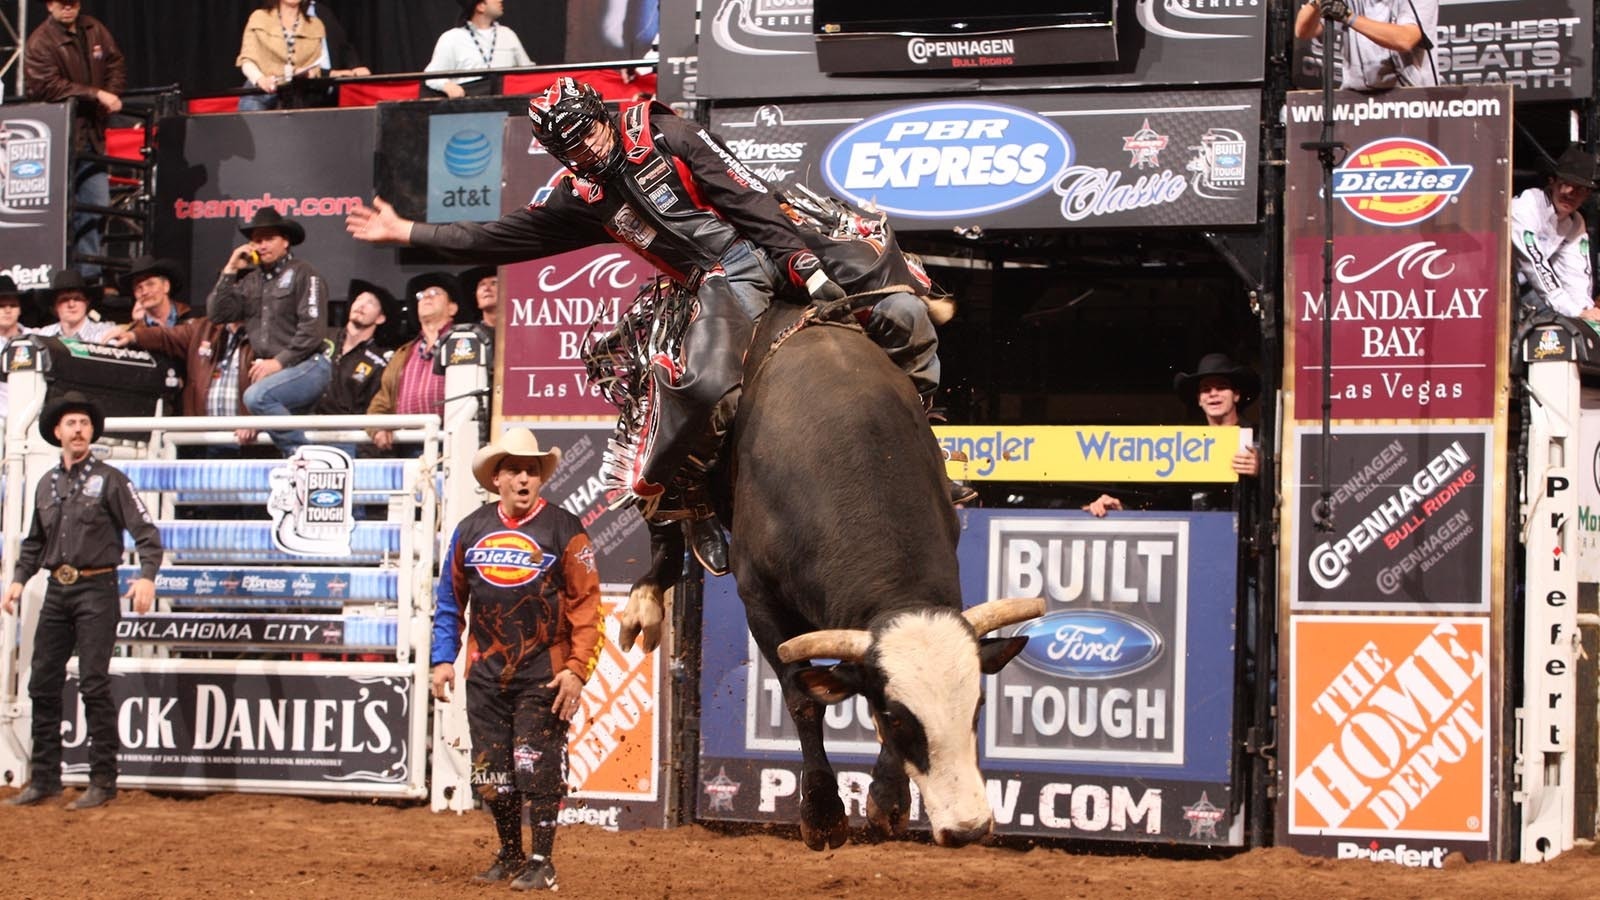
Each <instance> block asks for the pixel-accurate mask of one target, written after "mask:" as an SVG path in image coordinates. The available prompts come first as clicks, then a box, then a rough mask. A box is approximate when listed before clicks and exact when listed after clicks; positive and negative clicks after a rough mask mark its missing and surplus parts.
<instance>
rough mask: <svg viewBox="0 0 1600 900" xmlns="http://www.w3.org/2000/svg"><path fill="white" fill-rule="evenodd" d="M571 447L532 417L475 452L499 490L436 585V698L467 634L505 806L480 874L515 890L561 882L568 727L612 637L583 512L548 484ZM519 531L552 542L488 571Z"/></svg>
mask: <svg viewBox="0 0 1600 900" xmlns="http://www.w3.org/2000/svg"><path fill="white" fill-rule="evenodd" d="M560 462H561V451H560V449H559V448H555V447H552V448H551V449H549V450H543V451H541V450H540V449H539V439H538V438H537V437H535V436H534V434H533V432H531V431H529V430H528V429H526V428H518V429H514V430H511V431H508V432H506V433H505V434H504V435H502V436H501V437H500V439H499V440H498V441H496V442H494V443H491V444H489V445H488V446H486V447H484V448H483V449H481V450H479V451H478V453H477V455H476V456H475V457H474V458H473V460H472V474H473V476H474V477H475V478H477V479H478V484H480V485H482V486H483V489H484V490H485V491H488V492H489V493H491V494H498V495H499V498H500V499H499V500H498V501H494V502H490V503H487V504H484V505H483V506H482V507H480V508H479V509H478V510H477V511H475V512H473V513H471V514H469V515H468V516H467V517H466V518H464V519H462V520H461V524H459V525H457V526H456V530H455V534H453V535H452V536H451V538H450V549H449V550H448V551H447V552H446V553H445V556H444V563H443V565H441V566H440V574H439V583H438V587H437V588H436V590H435V598H436V601H437V607H438V611H437V612H436V613H435V614H434V617H433V645H432V651H431V653H430V661H431V663H432V671H431V673H430V678H429V681H430V682H431V687H432V692H433V696H434V698H435V699H437V700H439V701H441V702H448V701H449V700H450V696H451V694H452V693H453V692H454V690H455V686H456V670H455V660H456V656H457V655H458V654H459V653H460V652H461V637H462V634H461V632H462V630H463V629H464V628H465V629H468V630H469V634H468V636H467V660H468V661H469V665H468V669H467V676H466V678H467V683H466V691H467V698H466V703H467V725H468V728H469V730H470V732H471V735H472V752H473V765H472V770H473V779H472V781H473V787H474V789H475V790H476V791H477V792H478V796H479V797H480V798H481V799H482V800H483V801H484V805H485V806H487V807H488V808H489V812H490V813H491V814H493V816H494V824H495V831H496V832H497V834H498V836H499V838H500V849H499V852H497V853H496V854H495V858H494V861H493V862H492V863H491V864H490V865H489V868H488V869H486V870H484V871H483V872H481V873H479V874H478V875H476V876H474V877H473V880H474V881H477V882H480V883H496V882H501V881H505V880H507V879H510V880H511V888H512V889H513V890H520V891H526V890H548V891H554V890H556V889H557V883H556V869H555V865H554V863H553V862H552V861H551V852H552V851H553V850H554V849H555V839H556V814H557V812H558V810H559V809H560V806H561V799H562V797H563V796H565V794H566V792H567V787H566V785H567V778H566V775H567V773H566V761H567V753H566V746H567V728H568V725H569V723H570V722H571V721H572V717H573V716H574V715H576V714H577V712H578V700H579V697H580V695H581V694H582V693H583V685H584V682H585V681H587V680H588V679H589V676H590V675H591V674H593V672H594V668H595V664H596V663H597V662H598V661H599V658H600V647H601V644H602V643H603V641H602V636H601V631H600V619H601V611H600V578H599V574H598V573H597V572H596V570H595V564H594V557H595V552H594V547H593V546H592V545H591V544H590V543H589V535H588V534H587V533H585V532H584V530H583V524H582V523H581V522H580V521H579V520H578V518H577V517H576V516H574V515H573V514H572V513H569V512H567V511H566V510H564V509H562V508H561V507H559V506H556V505H554V504H551V503H547V502H545V500H544V499H543V498H541V497H540V496H539V490H540V488H542V487H543V486H544V484H545V482H546V481H547V480H549V478H550V473H551V472H554V471H555V468H556V466H557V465H558V464H560ZM508 532H512V533H515V534H517V535H518V536H519V538H520V541H521V542H522V545H523V546H532V547H537V548H540V549H539V550H538V551H536V552H542V553H544V554H545V557H544V559H545V561H544V562H538V561H537V560H534V561H532V562H530V563H529V565H528V566H527V567H524V568H520V569H517V570H516V572H515V575H514V577H508V578H501V577H498V576H495V577H493V578H492V579H491V578H489V577H485V574H484V573H485V569H486V567H483V566H479V565H478V564H476V562H474V561H472V554H475V553H477V552H479V550H480V549H484V548H490V547H495V546H505V544H504V542H503V541H500V540H498V537H503V536H504V535H505V534H507V533H508ZM524 802H527V803H529V804H530V809H529V819H530V821H531V822H532V825H533V847H532V849H533V853H532V855H530V856H527V857H526V858H525V857H524V855H523V849H522V846H523V845H522V808H523V804H524Z"/></svg>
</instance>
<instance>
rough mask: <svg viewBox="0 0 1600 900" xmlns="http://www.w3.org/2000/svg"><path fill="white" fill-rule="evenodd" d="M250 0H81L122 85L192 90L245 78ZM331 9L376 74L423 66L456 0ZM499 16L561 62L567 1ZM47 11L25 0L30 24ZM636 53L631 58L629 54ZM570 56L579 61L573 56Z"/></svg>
mask: <svg viewBox="0 0 1600 900" xmlns="http://www.w3.org/2000/svg"><path fill="white" fill-rule="evenodd" d="M4 2H14V0H4ZM259 5H260V4H259V3H258V2H255V0H84V4H83V9H84V12H86V13H88V14H89V15H92V16H95V17H96V18H98V19H100V20H101V21H102V22H104V23H106V27H107V28H109V29H111V33H112V35H113V36H115V37H116V39H117V43H118V45H120V46H121V47H122V52H123V54H124V55H125V56H126V57H127V58H128V86H129V87H130V88H139V87H156V86H164V85H170V84H177V85H179V86H181V88H182V89H183V91H184V93H186V94H195V93H205V92H209V91H217V90H225V89H227V88H234V87H239V86H241V85H243V83H244V76H243V75H241V74H239V70H238V69H237V68H235V67H234V65H233V60H234V57H236V56H237V55H238V53H239V38H240V36H241V34H242V33H243V32H244V23H245V20H246V19H248V18H249V17H250V12H251V10H253V9H255V8H257V7H258V6H259ZM317 5H318V6H319V7H322V8H325V9H332V10H333V12H334V13H335V14H336V15H337V16H338V19H339V21H340V22H341V23H343V25H344V28H345V30H346V31H347V32H348V33H349V35H350V40H351V42H352V43H353V44H354V45H355V47H356V48H357V50H358V51H359V52H360V54H361V56H362V58H363V60H364V61H365V63H366V65H367V67H368V68H370V69H372V71H373V72H374V73H375V74H382V73H384V72H415V71H418V70H420V69H421V68H422V67H423V66H425V65H427V63H428V59H429V57H431V56H432V55H433V45H434V42H435V41H436V40H438V38H439V34H440V32H442V31H444V30H445V29H446V28H449V27H451V26H453V25H455V24H456V22H457V17H458V16H459V15H460V12H461V7H460V5H459V4H458V3H457V2H456V0H317ZM505 6H506V15H505V18H504V19H502V20H501V22H503V23H504V24H505V25H506V26H507V27H509V28H511V29H513V30H515V31H516V33H517V37H519V38H521V39H522V46H523V47H524V48H526V49H527V51H528V55H529V56H531V57H533V59H534V61H535V62H539V63H559V62H566V61H567V59H566V55H565V47H566V32H567V4H566V2H565V0H506V4H505ZM45 15H46V13H45V9H44V4H43V3H42V2H30V3H29V4H28V21H29V30H32V28H33V27H34V26H36V25H37V24H38V23H39V22H40V21H42V20H43V17H44V16H45ZM631 58H637V57H631ZM572 61H574V62H577V61H582V60H572Z"/></svg>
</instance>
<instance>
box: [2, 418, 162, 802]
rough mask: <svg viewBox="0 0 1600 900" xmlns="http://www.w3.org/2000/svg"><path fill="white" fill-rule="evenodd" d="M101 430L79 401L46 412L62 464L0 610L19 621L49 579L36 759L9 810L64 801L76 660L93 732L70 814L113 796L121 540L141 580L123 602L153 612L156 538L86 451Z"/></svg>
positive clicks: (38, 648)
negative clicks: (65, 722)
mask: <svg viewBox="0 0 1600 900" xmlns="http://www.w3.org/2000/svg"><path fill="white" fill-rule="evenodd" d="M104 426H105V414H104V413H102V412H101V411H100V408H99V407H98V406H96V405H95V404H94V403H93V402H91V401H90V400H89V399H88V398H86V397H84V396H83V395H82V394H79V393H77V392H75V391H71V392H68V393H66V394H65V395H63V396H62V397H61V399H59V400H57V401H55V402H54V403H52V404H50V405H49V406H47V407H45V410H44V413H43V414H42V415H40V417H39V433H40V434H42V435H44V438H45V440H47V441H49V442H50V443H52V444H54V445H56V446H57V447H60V448H61V464H60V465H59V466H57V467H56V468H54V469H51V470H50V471H49V472H47V473H45V475H44V476H43V477H42V478H40V479H39V484H38V487H37V488H36V489H35V494H34V497H35V499H34V510H33V524H32V525H31V527H30V528H29V529H28V536H27V537H25V538H23V540H22V549H21V553H20V554H19V555H18V556H17V565H16V571H15V572H13V573H12V578H13V580H12V582H11V585H10V586H9V587H8V588H7V589H6V596H5V601H4V608H5V611H6V612H7V613H12V612H15V611H16V609H17V601H18V600H21V599H22V588H23V585H24V584H26V583H27V582H28V580H29V579H31V578H32V577H33V576H34V574H35V573H36V572H38V571H40V570H41V569H44V570H46V571H48V572H49V573H50V577H49V584H48V586H47V587H46V588H45V594H44V605H43V606H41V607H40V609H39V621H38V623H37V624H36V625H35V626H34V632H33V664H32V675H31V677H30V678H29V681H28V697H29V699H31V700H32V701H33V755H32V757H31V760H30V762H31V769H32V771H31V774H30V776H29V779H28V787H27V789H26V790H24V791H23V792H22V793H20V794H18V795H17V796H15V797H12V798H11V799H10V800H8V801H6V802H8V803H10V804H11V805H13V806H31V805H34V804H37V803H41V802H43V801H45V800H48V799H50V798H51V797H57V796H60V794H61V712H62V699H61V689H62V687H63V686H65V684H66V676H67V660H68V659H69V658H70V657H72V655H73V654H74V651H76V653H77V657H78V696H79V697H81V698H82V700H83V708H84V714H85V718H86V720H87V723H88V732H89V789H88V790H86V791H84V792H83V794H82V795H81V796H79V797H78V799H77V800H75V801H73V802H72V803H71V804H70V805H68V807H67V808H68V809H90V808H92V807H96V806H101V805H103V804H105V803H107V802H109V801H110V800H112V799H113V798H115V797H116V796H117V750H118V737H117V709H116V705H115V703H114V702H113V700H112V696H111V676H110V673H109V670H110V667H111V650H112V648H113V647H114V646H115V645H116V642H117V621H118V620H119V619H121V618H122V613H121V605H120V604H119V603H118V602H117V566H118V564H120V563H121V562H122V547H123V543H122V533H123V532H124V531H127V532H129V533H130V534H132V535H133V540H134V545H135V546H136V547H137V548H138V551H139V575H138V577H137V578H135V579H134V580H133V586H132V587H131V588H129V590H128V593H127V594H126V595H125V596H126V597H128V598H130V599H131V600H132V606H133V611H134V613H136V614H139V613H147V612H149V611H150V608H151V606H152V604H154V602H155V598H156V581H155V579H156V572H157V571H158V570H159V569H160V568H161V557H162V549H161V533H160V532H159V531H157V530H156V526H155V523H154V522H152V521H151V519H150V513H149V512H148V511H146V510H145V508H144V504H143V503H141V502H140V501H139V495H138V494H137V493H136V492H135V491H134V489H133V485H132V484H131V483H130V482H129V481H128V477H127V476H126V475H124V474H122V472H121V471H119V470H118V469H117V468H116V467H114V466H109V465H106V464H105V463H102V462H100V461H99V460H96V459H95V458H94V456H93V455H92V454H91V453H90V452H89V448H90V446H91V445H92V444H93V443H94V441H95V440H97V439H98V438H99V436H100V432H101V430H102V429H103V428H104Z"/></svg>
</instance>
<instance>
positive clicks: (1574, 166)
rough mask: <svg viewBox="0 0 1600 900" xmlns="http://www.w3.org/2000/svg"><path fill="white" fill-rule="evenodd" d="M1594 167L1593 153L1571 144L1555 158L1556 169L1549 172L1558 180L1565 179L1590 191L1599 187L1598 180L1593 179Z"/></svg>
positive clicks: (1599, 182)
mask: <svg viewBox="0 0 1600 900" xmlns="http://www.w3.org/2000/svg"><path fill="white" fill-rule="evenodd" d="M1596 168H1597V167H1596V160H1595V156H1594V154H1593V153H1590V152H1588V151H1586V150H1584V149H1583V148H1582V147H1580V146H1579V145H1577V144H1573V145H1572V146H1570V147H1568V148H1567V149H1565V150H1563V151H1562V152H1561V158H1560V159H1558V160H1556V169H1555V171H1554V172H1553V173H1551V174H1552V175H1553V176H1554V177H1555V178H1556V179H1557V180H1558V181H1565V182H1567V183H1569V184H1575V185H1577V186H1578V187H1585V188H1588V189H1589V190H1591V191H1592V190H1594V189H1596V188H1600V181H1597V180H1596V179H1595V175H1596V171H1595V170H1596Z"/></svg>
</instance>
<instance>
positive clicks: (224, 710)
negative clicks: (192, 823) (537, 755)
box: [62, 660, 421, 796]
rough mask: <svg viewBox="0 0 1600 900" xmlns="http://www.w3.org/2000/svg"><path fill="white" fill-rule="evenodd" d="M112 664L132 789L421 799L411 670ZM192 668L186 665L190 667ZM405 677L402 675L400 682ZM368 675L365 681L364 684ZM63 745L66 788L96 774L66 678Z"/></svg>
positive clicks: (122, 762)
mask: <svg viewBox="0 0 1600 900" xmlns="http://www.w3.org/2000/svg"><path fill="white" fill-rule="evenodd" d="M125 662H127V661H123V660H116V661H113V663H112V672H111V692H112V699H113V702H114V703H115V704H116V709H117V733H118V737H119V739H120V740H121V742H122V752H121V753H120V754H119V755H118V757H117V766H118V769H119V770H120V773H121V774H120V779H121V781H122V783H123V784H124V785H139V786H162V787H179V788H196V789H200V788H204V789H214V788H223V787H228V788H233V789H235V790H239V789H244V790H266V789H270V790H274V791H284V792H297V793H337V794H371V795H378V794H390V795H413V796H414V795H416V794H417V793H418V792H419V791H420V785H421V780H420V778H417V779H416V781H417V784H416V785H413V784H412V781H413V779H414V777H415V776H416V775H417V766H418V765H419V763H420V759H419V758H418V754H416V753H413V747H412V742H411V732H410V713H411V703H412V693H413V690H412V689H413V679H412V677H411V675H410V674H409V672H410V667H407V666H397V665H394V664H384V663H368V664H362V663H347V664H339V665H332V664H323V665H321V666H317V665H315V664H299V667H298V668H296V669H295V670H293V671H289V670H278V671H273V672H264V671H259V670H258V671H242V670H237V664H232V665H233V666H234V667H230V666H229V665H224V664H221V663H219V664H216V665H215V667H199V668H198V670H197V667H194V666H188V665H186V667H185V668H184V669H183V670H180V671H167V672H156V671H144V670H142V669H138V668H135V667H133V666H131V665H124V663H125ZM192 662H195V661H185V663H186V664H187V663H192ZM402 670H404V671H405V674H400V673H401V671H402ZM363 673H368V674H363ZM63 696H64V704H65V705H64V708H65V709H67V710H73V711H74V712H73V713H72V715H71V716H70V718H69V719H68V720H67V722H66V725H65V729H64V731H63V734H62V746H63V751H64V759H65V763H66V768H65V771H66V774H67V777H68V779H69V780H73V779H81V778H85V777H86V776H87V774H88V772H89V756H88V743H87V738H88V730H87V723H86V722H85V720H84V711H83V704H82V703H81V702H79V699H78V679H77V676H76V673H75V671H74V672H72V673H69V676H68V678H67V686H66V692H65V694H64V695H63Z"/></svg>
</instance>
